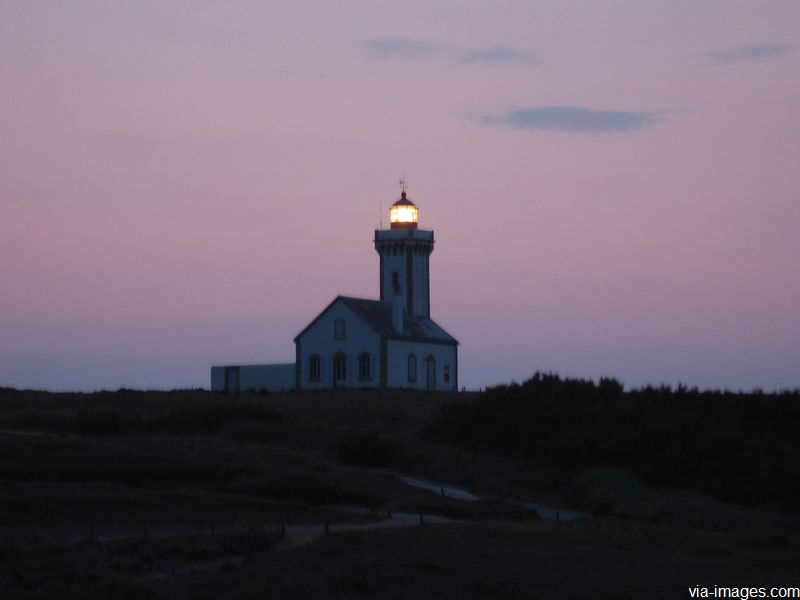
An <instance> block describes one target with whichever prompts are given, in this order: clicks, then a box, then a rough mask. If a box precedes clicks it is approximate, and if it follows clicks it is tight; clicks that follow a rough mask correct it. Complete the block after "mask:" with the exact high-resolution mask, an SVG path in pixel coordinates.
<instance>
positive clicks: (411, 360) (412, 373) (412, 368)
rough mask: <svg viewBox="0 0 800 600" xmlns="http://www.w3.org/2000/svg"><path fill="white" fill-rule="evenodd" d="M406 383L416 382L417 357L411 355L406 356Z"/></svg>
mask: <svg viewBox="0 0 800 600" xmlns="http://www.w3.org/2000/svg"><path fill="white" fill-rule="evenodd" d="M408 382H409V383H416V382H417V357H416V356H414V355H413V354H409V355H408Z"/></svg>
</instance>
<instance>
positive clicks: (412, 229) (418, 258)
mask: <svg viewBox="0 0 800 600" xmlns="http://www.w3.org/2000/svg"><path fill="white" fill-rule="evenodd" d="M404 187H405V186H404ZM418 216H419V211H418V210H417V207H416V205H415V204H414V203H413V202H412V201H411V200H409V199H408V198H407V197H406V192H405V189H403V192H402V194H401V196H400V199H399V200H398V201H397V202H395V203H394V204H393V205H392V207H391V208H390V209H389V221H390V229H376V230H375V250H376V251H377V252H378V255H380V257H381V267H380V269H381V302H390V301H392V302H396V300H398V299H402V302H403V304H404V305H405V312H406V313H407V314H409V315H415V316H419V317H426V318H430V316H431V292H430V270H429V268H428V258H429V257H430V255H431V252H433V231H425V230H423V229H419V228H418V227H417V221H418Z"/></svg>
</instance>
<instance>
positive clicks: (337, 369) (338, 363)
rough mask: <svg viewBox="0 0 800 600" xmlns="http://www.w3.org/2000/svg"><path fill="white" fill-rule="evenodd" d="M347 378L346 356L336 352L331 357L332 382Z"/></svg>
mask: <svg viewBox="0 0 800 600" xmlns="http://www.w3.org/2000/svg"><path fill="white" fill-rule="evenodd" d="M346 379H347V356H346V355H344V354H341V353H340V354H337V355H336V356H334V357H333V383H334V385H336V383H340V382H343V381H345V380H346Z"/></svg>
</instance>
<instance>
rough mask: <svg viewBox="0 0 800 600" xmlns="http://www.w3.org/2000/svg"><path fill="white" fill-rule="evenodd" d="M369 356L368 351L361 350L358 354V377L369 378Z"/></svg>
mask: <svg viewBox="0 0 800 600" xmlns="http://www.w3.org/2000/svg"><path fill="white" fill-rule="evenodd" d="M371 377H372V375H371V374H370V356H369V353H368V352H362V353H361V354H359V355H358V378H359V379H370V378H371Z"/></svg>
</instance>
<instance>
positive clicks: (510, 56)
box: [359, 38, 537, 67]
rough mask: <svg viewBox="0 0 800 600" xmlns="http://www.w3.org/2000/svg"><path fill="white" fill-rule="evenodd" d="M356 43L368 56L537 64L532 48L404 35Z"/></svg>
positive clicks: (490, 64)
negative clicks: (470, 44)
mask: <svg viewBox="0 0 800 600" xmlns="http://www.w3.org/2000/svg"><path fill="white" fill-rule="evenodd" d="M359 46H360V47H361V51H362V52H363V53H364V55H365V56H366V57H367V58H369V59H370V60H377V61H388V60H398V61H422V60H430V61H437V62H443V63H446V64H450V65H455V66H466V65H478V66H484V67H497V66H502V65H517V66H528V65H535V64H537V61H536V60H535V59H534V56H533V54H532V53H531V52H526V51H524V50H518V49H516V48H509V47H506V46H491V47H487V48H459V47H457V46H448V45H445V44H434V43H431V42H426V41H424V40H412V39H404V38H377V39H372V40H365V41H362V42H360V43H359Z"/></svg>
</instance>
